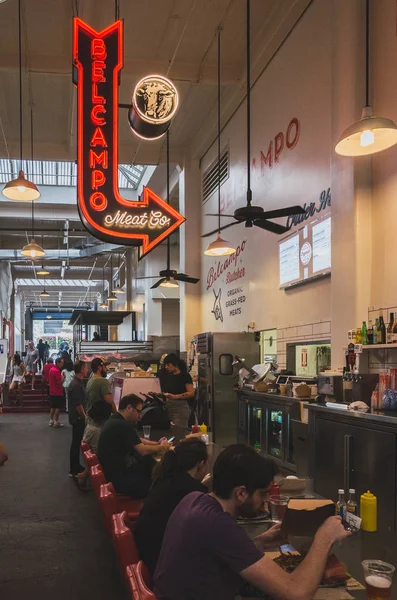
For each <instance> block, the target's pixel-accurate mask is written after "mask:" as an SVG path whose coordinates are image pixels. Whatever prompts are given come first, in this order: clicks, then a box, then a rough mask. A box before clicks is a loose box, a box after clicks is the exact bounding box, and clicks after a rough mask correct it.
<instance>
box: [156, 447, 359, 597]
mask: <svg viewBox="0 0 397 600" xmlns="http://www.w3.org/2000/svg"><path fill="white" fill-rule="evenodd" d="M273 472H274V471H273V465H272V464H271V463H269V462H268V461H267V460H266V459H265V458H263V457H262V456H260V455H259V454H257V452H256V451H255V450H254V449H253V448H250V447H248V446H245V445H243V444H235V445H232V446H229V447H228V448H226V450H224V451H223V452H222V453H221V454H220V455H219V457H218V458H217V460H216V462H215V465H214V469H213V485H212V489H213V491H212V493H211V494H203V493H201V492H192V493H191V494H189V495H187V496H185V498H184V499H183V500H182V501H181V502H180V503H179V505H178V506H177V507H176V509H175V510H174V512H173V513H172V515H171V518H170V519H169V521H168V524H167V528H166V530H165V536H164V540H163V544H162V547H161V552H160V557H159V560H158V562H157V568H156V571H155V575H154V593H155V595H156V598H158V600H233V599H234V597H235V596H236V594H237V592H238V588H239V584H240V583H241V579H240V578H241V577H242V578H243V579H245V580H246V581H247V582H249V583H250V584H252V585H254V586H255V587H256V588H259V590H261V591H263V592H265V593H267V594H268V595H269V596H270V597H271V598H273V599H274V600H309V598H312V597H313V596H314V594H315V591H316V589H317V587H318V585H319V583H320V580H321V577H322V575H323V572H324V567H325V564H326V561H327V557H328V552H329V550H330V549H331V546H332V545H333V544H334V542H337V541H339V540H343V539H344V538H346V537H347V536H348V535H350V534H349V533H348V532H347V531H345V529H344V527H343V525H342V522H341V519H340V518H339V517H330V518H329V519H328V520H327V521H325V523H324V524H323V525H322V526H321V527H320V529H319V530H318V532H317V534H316V536H315V538H314V541H313V544H312V547H311V549H310V551H309V553H308V555H307V557H306V558H305V560H303V561H302V563H301V564H300V565H299V567H297V569H296V570H295V571H294V572H293V573H287V572H285V571H283V570H282V569H281V567H279V566H278V565H277V564H276V563H275V562H273V560H272V559H271V558H269V557H267V556H266V554H264V550H265V549H266V548H269V547H272V546H273V547H274V546H275V545H276V539H275V538H276V537H277V536H278V534H279V526H275V527H273V528H272V529H270V530H269V531H267V532H265V533H263V534H262V535H260V536H258V537H257V538H255V540H251V539H250V538H249V537H248V535H247V533H246V532H245V530H244V529H243V528H242V527H241V526H239V525H237V523H236V522H235V520H234V519H235V518H236V517H237V516H242V517H253V516H256V515H257V514H258V513H259V511H260V510H261V508H262V505H263V503H264V501H265V500H266V497H267V490H268V487H269V485H270V483H271V481H272V477H273Z"/></svg>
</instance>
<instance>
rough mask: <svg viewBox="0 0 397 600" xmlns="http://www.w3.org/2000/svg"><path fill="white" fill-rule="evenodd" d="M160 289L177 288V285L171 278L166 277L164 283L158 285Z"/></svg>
mask: <svg viewBox="0 0 397 600" xmlns="http://www.w3.org/2000/svg"><path fill="white" fill-rule="evenodd" d="M160 287H165V288H177V287H179V284H178V282H177V281H176V280H175V279H174V278H173V277H167V278H166V280H165V281H163V282H162V283H160Z"/></svg>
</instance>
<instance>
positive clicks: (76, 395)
mask: <svg viewBox="0 0 397 600" xmlns="http://www.w3.org/2000/svg"><path fill="white" fill-rule="evenodd" d="M68 403H69V423H70V424H71V425H74V424H75V423H77V421H78V420H79V419H83V418H84V417H82V416H81V415H80V414H79V413H78V412H77V410H76V406H82V407H83V408H84V407H85V387H84V383H83V380H82V379H80V378H79V377H76V376H74V377H73V379H72V381H71V382H70V385H69V387H68Z"/></svg>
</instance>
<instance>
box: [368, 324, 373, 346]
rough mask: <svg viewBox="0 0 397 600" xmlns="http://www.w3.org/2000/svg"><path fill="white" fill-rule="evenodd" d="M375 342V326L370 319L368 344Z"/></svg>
mask: <svg viewBox="0 0 397 600" xmlns="http://www.w3.org/2000/svg"><path fill="white" fill-rule="evenodd" d="M373 343H374V328H373V326H372V321H368V344H370V345H372V344H373Z"/></svg>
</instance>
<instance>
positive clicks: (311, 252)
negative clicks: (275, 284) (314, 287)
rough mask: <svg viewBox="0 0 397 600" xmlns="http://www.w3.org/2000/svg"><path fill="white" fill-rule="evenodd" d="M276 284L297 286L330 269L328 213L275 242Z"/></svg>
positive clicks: (329, 221)
mask: <svg viewBox="0 0 397 600" xmlns="http://www.w3.org/2000/svg"><path fill="white" fill-rule="evenodd" d="M279 266H280V287H282V288H284V287H288V286H291V285H299V284H300V283H304V282H306V281H307V280H310V279H312V278H314V277H321V276H324V275H328V274H329V273H330V271H331V216H330V213H329V212H328V213H327V214H325V215H324V216H323V217H321V218H318V219H314V220H313V221H311V222H310V223H307V224H303V225H302V227H301V228H300V229H298V230H295V231H294V232H293V233H291V234H290V235H289V236H287V237H286V238H284V239H282V240H281V241H280V242H279Z"/></svg>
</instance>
